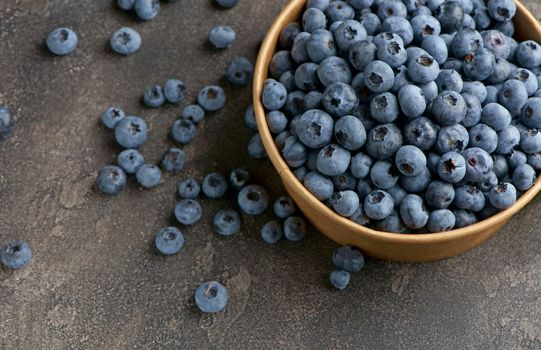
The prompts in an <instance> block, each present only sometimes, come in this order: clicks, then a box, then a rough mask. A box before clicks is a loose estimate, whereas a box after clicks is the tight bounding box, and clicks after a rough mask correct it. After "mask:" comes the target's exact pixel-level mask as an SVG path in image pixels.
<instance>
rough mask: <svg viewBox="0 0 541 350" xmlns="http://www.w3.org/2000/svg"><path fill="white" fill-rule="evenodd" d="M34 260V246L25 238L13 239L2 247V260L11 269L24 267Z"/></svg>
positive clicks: (0, 251)
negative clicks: (31, 246) (24, 239)
mask: <svg viewBox="0 0 541 350" xmlns="http://www.w3.org/2000/svg"><path fill="white" fill-rule="evenodd" d="M30 260H32V248H30V245H29V244H28V243H27V242H26V241H23V240H20V239H18V240H11V241H8V242H7V243H6V244H4V246H2V247H1V248H0V262H1V263H2V265H4V267H6V268H8V269H11V270H18V269H22V268H23V267H25V266H26V265H28V264H29V263H30Z"/></svg>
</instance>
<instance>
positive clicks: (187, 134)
mask: <svg viewBox="0 0 541 350" xmlns="http://www.w3.org/2000/svg"><path fill="white" fill-rule="evenodd" d="M196 134H197V127H196V126H195V124H194V123H192V122H191V121H189V120H188V119H177V120H175V122H174V123H173V125H171V138H172V139H173V140H175V142H177V143H179V144H181V145H185V144H188V143H190V142H192V140H193V139H194V138H195V136H196Z"/></svg>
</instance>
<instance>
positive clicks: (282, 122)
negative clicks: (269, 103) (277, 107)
mask: <svg viewBox="0 0 541 350" xmlns="http://www.w3.org/2000/svg"><path fill="white" fill-rule="evenodd" d="M266 119H267V125H268V126H269V130H270V132H272V133H273V134H279V133H281V132H282V131H284V130H285V128H286V126H287V118H286V116H285V115H284V113H282V112H280V111H272V112H269V113H268V114H267V116H266Z"/></svg>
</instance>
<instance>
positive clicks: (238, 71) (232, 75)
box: [225, 56, 254, 86]
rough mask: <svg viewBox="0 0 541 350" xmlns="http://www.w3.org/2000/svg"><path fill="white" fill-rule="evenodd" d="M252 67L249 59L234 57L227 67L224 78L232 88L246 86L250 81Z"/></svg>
mask: <svg viewBox="0 0 541 350" xmlns="http://www.w3.org/2000/svg"><path fill="white" fill-rule="evenodd" d="M253 72H254V66H253V64H252V62H250V60H249V59H247V58H246V57H242V56H235V57H233V59H232V60H231V62H229V64H228V65H227V68H226V70H225V77H226V79H227V81H229V82H230V83H231V84H233V85H234V86H244V85H248V84H249V83H250V82H251V81H252V75H253Z"/></svg>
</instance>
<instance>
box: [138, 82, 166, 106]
mask: <svg viewBox="0 0 541 350" xmlns="http://www.w3.org/2000/svg"><path fill="white" fill-rule="evenodd" d="M143 102H144V103H145V105H146V106H147V107H151V108H157V107H161V106H162V105H163V104H164V103H165V95H164V94H163V89H162V87H161V86H160V85H153V86H149V87H147V88H146V89H145V93H144V94H143Z"/></svg>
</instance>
